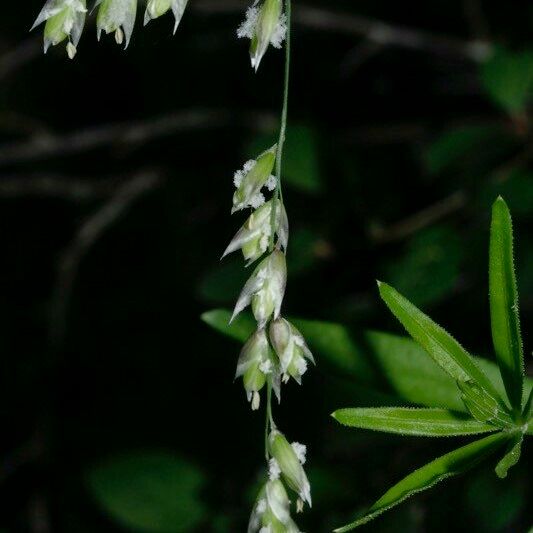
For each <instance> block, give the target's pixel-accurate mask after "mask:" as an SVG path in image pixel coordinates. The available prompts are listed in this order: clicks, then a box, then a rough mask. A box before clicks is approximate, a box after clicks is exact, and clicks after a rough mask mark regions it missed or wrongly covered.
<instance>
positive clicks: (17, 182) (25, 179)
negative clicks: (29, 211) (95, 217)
mask: <svg viewBox="0 0 533 533" xmlns="http://www.w3.org/2000/svg"><path fill="white" fill-rule="evenodd" d="M119 183H120V182H119V180H117V179H100V180H88V179H82V178H68V177H65V176H61V175H54V174H34V175H31V176H7V177H6V176H0V198H20V197H33V196H37V197H52V198H63V199H65V200H74V201H82V200H92V199H95V198H101V197H106V196H109V195H111V194H113V193H114V192H115V191H116V189H117V186H118V185H119Z"/></svg>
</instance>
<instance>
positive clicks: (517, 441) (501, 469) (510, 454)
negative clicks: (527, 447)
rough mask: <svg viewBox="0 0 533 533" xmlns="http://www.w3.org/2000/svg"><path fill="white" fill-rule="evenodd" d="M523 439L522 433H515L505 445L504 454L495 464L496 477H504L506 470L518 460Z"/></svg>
mask: <svg viewBox="0 0 533 533" xmlns="http://www.w3.org/2000/svg"><path fill="white" fill-rule="evenodd" d="M523 440H524V435H523V434H522V433H520V434H518V435H516V436H515V437H513V439H512V440H511V442H510V443H509V445H508V447H507V451H506V452H505V455H504V456H503V457H502V458H501V459H500V461H499V462H498V464H497V465H496V468H495V470H496V474H498V477H500V478H502V479H503V478H506V477H507V472H508V471H509V469H510V468H512V467H513V466H514V465H516V464H517V463H518V461H520V453H521V451H522V441H523Z"/></svg>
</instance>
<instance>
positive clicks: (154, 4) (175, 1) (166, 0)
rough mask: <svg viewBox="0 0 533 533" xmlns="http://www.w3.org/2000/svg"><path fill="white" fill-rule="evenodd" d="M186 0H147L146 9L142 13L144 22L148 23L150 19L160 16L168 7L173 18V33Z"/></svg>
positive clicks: (185, 5) (181, 15)
mask: <svg viewBox="0 0 533 533" xmlns="http://www.w3.org/2000/svg"><path fill="white" fill-rule="evenodd" d="M188 1H189V0H148V4H147V5H146V11H145V13H144V24H145V25H146V24H148V23H149V22H150V21H151V20H153V19H156V18H158V17H161V16H162V15H164V14H165V13H166V12H167V11H168V10H169V9H172V13H174V19H175V23H174V33H176V30H177V29H178V26H179V23H180V22H181V19H182V17H183V13H184V12H185V8H186V7H187V2H188Z"/></svg>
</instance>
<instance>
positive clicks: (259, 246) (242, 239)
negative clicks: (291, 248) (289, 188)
mask: <svg viewBox="0 0 533 533" xmlns="http://www.w3.org/2000/svg"><path fill="white" fill-rule="evenodd" d="M273 205H275V206H276V213H275V216H274V227H275V228H276V230H275V231H276V234H277V236H278V239H279V240H278V243H279V245H280V246H281V247H282V248H283V249H286V248H287V243H288V240H289V221H288V219H287V212H286V211H285V206H284V205H283V204H281V203H280V202H279V201H277V200H276V199H273V200H269V201H268V202H267V203H266V204H264V205H262V206H261V207H260V208H259V209H257V211H254V212H253V213H252V214H251V215H250V217H249V218H248V220H247V221H246V222H245V223H244V225H243V226H242V228H241V229H240V230H239V231H238V232H237V233H236V234H235V237H233V239H232V241H231V242H230V243H229V245H228V247H227V248H226V250H225V251H224V255H223V256H222V258H224V257H226V255H228V254H230V253H232V252H235V251H236V250H238V249H239V248H240V249H241V250H242V254H243V256H244V259H245V260H246V261H248V264H247V265H246V266H248V265H250V264H251V263H253V262H254V261H256V260H257V259H259V258H260V257H261V256H262V255H263V254H264V253H265V252H266V251H267V249H268V246H269V244H270V237H271V235H272V206H273ZM280 206H281V209H280Z"/></svg>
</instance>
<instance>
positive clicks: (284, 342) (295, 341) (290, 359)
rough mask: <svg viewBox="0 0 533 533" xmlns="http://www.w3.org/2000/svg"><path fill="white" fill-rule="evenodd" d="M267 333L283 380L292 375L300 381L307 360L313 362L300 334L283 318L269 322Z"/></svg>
mask: <svg viewBox="0 0 533 533" xmlns="http://www.w3.org/2000/svg"><path fill="white" fill-rule="evenodd" d="M269 334H270V342H271V343H272V346H273V347H274V350H275V351H276V353H277V355H278V357H279V361H280V365H281V372H282V373H283V380H284V381H285V382H287V381H288V380H289V377H290V376H292V377H293V378H294V379H295V380H296V381H297V382H298V383H301V381H302V376H303V374H305V372H306V370H307V360H309V361H311V362H312V363H314V362H315V360H314V358H313V354H312V353H311V351H310V350H309V348H308V347H307V344H306V342H305V340H304V338H303V336H302V334H301V333H300V332H299V331H298V329H296V327H295V326H293V325H292V324H291V323H290V322H289V321H288V320H285V319H284V318H278V319H277V320H274V321H272V322H271V324H270V328H269Z"/></svg>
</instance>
